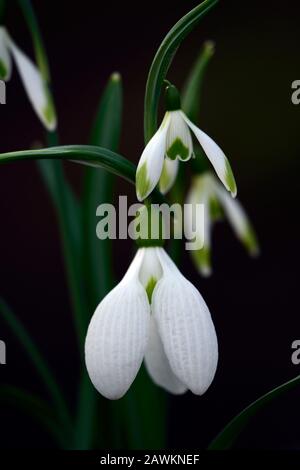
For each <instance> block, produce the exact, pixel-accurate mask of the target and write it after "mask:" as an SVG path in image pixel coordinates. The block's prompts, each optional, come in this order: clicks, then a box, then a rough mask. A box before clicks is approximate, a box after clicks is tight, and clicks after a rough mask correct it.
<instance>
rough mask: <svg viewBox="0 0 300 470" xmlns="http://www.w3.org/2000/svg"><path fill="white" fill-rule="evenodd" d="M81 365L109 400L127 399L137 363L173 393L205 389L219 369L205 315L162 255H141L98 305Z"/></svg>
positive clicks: (156, 250) (153, 250) (151, 250)
mask: <svg viewBox="0 0 300 470" xmlns="http://www.w3.org/2000/svg"><path fill="white" fill-rule="evenodd" d="M85 359H86V366H87V369H88V373H89V376H90V378H91V381H92V382H93V384H94V386H95V387H96V389H97V390H98V391H99V392H100V393H101V394H102V395H104V396H105V397H106V398H109V399H118V398H121V397H122V396H123V395H124V394H125V393H126V392H127V390H128V389H129V387H130V385H131V384H132V382H133V381H134V379H135V377H136V375H137V373H138V371H139V368H140V366H141V363H142V361H143V359H145V364H146V368H147V370H148V372H149V374H150V376H151V377H152V379H153V381H154V382H155V383H156V384H157V385H159V386H161V387H163V388H164V389H166V390H167V391H169V392H171V393H174V394H182V393H184V392H185V391H186V390H188V389H189V390H191V391H192V392H193V393H195V394H197V395H202V394H203V393H204V392H205V391H206V390H207V389H208V387H209V386H210V384H211V382H212V380H213V378H214V375H215V372H216V368H217V362H218V345H217V337H216V333H215V328H214V325H213V322H212V319H211V315H210V312H209V310H208V308H207V305H206V303H205V302H204V300H203V298H202V296H201V295H200V293H199V292H198V290H197V289H196V288H195V287H194V286H193V285H192V284H191V283H190V282H189V281H188V280H187V279H186V278H185V277H184V276H183V275H182V274H181V273H180V271H179V270H178V268H177V267H176V265H175V264H174V263H173V261H172V260H171V259H170V258H169V256H168V255H167V253H166V252H165V250H164V249H163V248H160V247H147V248H140V249H139V250H138V251H137V254H136V256H135V258H134V260H133V262H132V263H131V265H130V267H129V269H128V271H127V273H126V274H125V276H124V278H123V279H122V281H121V282H120V283H119V284H118V285H117V286H116V287H115V288H114V289H113V290H112V291H111V292H110V293H109V294H108V295H107V296H106V297H105V298H104V299H103V300H102V302H101V303H100V304H99V305H98V307H97V309H96V311H95V313H94V315H93V317H92V319H91V322H90V325H89V328H88V333H87V337H86V343H85Z"/></svg>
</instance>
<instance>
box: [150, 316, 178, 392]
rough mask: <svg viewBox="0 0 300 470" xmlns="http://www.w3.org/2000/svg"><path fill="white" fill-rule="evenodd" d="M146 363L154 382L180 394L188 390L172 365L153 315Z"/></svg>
mask: <svg viewBox="0 0 300 470" xmlns="http://www.w3.org/2000/svg"><path fill="white" fill-rule="evenodd" d="M145 365H146V369H147V371H148V373H149V375H150V377H151V378H152V380H153V382H154V383H155V384H156V385H158V386H159V387H162V388H164V389H165V390H167V392H169V393H173V394H174V395H180V394H182V393H185V392H186V391H187V387H186V386H185V385H184V384H183V383H182V382H180V380H178V379H177V377H176V376H175V374H174V373H173V371H172V369H171V367H170V364H169V361H168V359H167V356H166V353H165V351H164V347H163V344H162V342H161V339H160V337H159V333H158V329H157V325H156V321H155V319H154V318H153V316H151V320H150V335H149V342H148V347H147V351H146V354H145Z"/></svg>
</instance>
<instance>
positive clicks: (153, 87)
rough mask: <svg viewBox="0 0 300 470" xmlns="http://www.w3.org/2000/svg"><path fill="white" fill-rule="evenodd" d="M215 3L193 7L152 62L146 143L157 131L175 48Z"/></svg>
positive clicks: (147, 104) (206, 1)
mask: <svg viewBox="0 0 300 470" xmlns="http://www.w3.org/2000/svg"><path fill="white" fill-rule="evenodd" d="M217 1H218V0H205V1H204V2H202V3H201V4H200V5H198V6H197V7H195V8H194V9H193V10H191V11H190V12H189V13H187V15H185V16H184V17H182V18H181V19H180V20H179V21H178V22H177V23H176V24H175V26H173V28H172V29H171V30H170V31H169V33H168V34H167V36H166V37H165V38H164V40H163V41H162V43H161V45H160V47H159V49H158V51H157V53H156V55H155V57H154V60H153V62H152V65H151V68H150V71H149V74H148V80H147V84H146V93H145V110H144V133H145V141H146V142H148V140H150V139H151V137H152V135H153V134H154V133H155V131H156V129H157V110H158V104H159V97H160V93H161V87H162V84H163V80H164V79H165V77H166V74H167V72H168V69H169V67H170V65H171V63H172V60H173V57H174V55H175V53H176V50H177V48H178V47H179V46H180V44H181V42H182V41H183V40H184V39H185V38H186V36H187V35H188V33H190V31H192V30H193V28H194V27H195V26H196V25H197V24H198V23H199V21H200V20H201V18H203V16H204V15H205V14H206V13H207V12H208V11H209V10H210V9H211V8H212V7H213V6H214V5H215V4H216V3H217Z"/></svg>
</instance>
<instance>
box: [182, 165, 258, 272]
mask: <svg viewBox="0 0 300 470" xmlns="http://www.w3.org/2000/svg"><path fill="white" fill-rule="evenodd" d="M186 203H188V204H204V210H205V217H204V224H205V225H204V241H203V248H202V249H200V250H191V252H190V253H191V256H192V258H193V260H194V262H195V265H196V267H197V269H198V270H199V272H200V273H201V274H202V275H203V276H209V275H210V274H211V273H212V266H211V230H212V226H213V224H214V223H215V222H216V221H218V220H220V219H222V218H223V216H224V215H225V216H226V217H227V219H228V221H229V223H230V225H231V226H232V229H233V231H234V233H235V234H236V236H237V238H238V239H239V240H240V241H241V242H242V243H243V245H244V246H245V247H246V249H247V251H248V253H249V254H250V255H251V256H257V255H258V254H259V245H258V241H257V238H256V235H255V232H254V229H253V227H252V224H251V222H250V220H249V218H248V216H247V214H246V212H245V210H244V209H243V207H242V205H241V204H240V202H239V201H238V200H237V199H232V198H231V197H230V196H229V195H228V193H227V191H225V189H224V188H223V186H222V185H221V184H220V183H219V182H218V180H217V179H216V178H215V177H214V175H213V174H212V173H210V172H206V173H203V174H201V175H197V176H195V177H194V178H193V182H192V186H191V189H190V191H189V194H188V196H187V200H186ZM184 223H185V229H186V230H187V233H189V230H192V227H191V224H192V221H191V220H189V219H188V217H185V219H184ZM196 231H197V228H196ZM200 233H201V234H202V233H203V231H202V230H200V227H199V234H200Z"/></svg>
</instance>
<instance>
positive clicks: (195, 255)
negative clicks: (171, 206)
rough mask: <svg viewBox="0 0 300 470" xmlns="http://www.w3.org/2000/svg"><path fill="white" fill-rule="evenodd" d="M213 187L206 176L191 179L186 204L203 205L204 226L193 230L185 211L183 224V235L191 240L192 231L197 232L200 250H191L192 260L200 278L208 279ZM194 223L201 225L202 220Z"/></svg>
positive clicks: (188, 211)
mask: <svg viewBox="0 0 300 470" xmlns="http://www.w3.org/2000/svg"><path fill="white" fill-rule="evenodd" d="M213 189H214V188H213V186H212V185H211V183H210V177H209V175H207V174H204V175H199V176H197V177H195V178H194V179H193V183H192V186H191V189H190V191H189V193H188V195H187V199H186V204H189V205H195V204H203V206H204V226H202V225H198V226H196V227H195V228H193V225H194V224H193V219H192V211H191V210H185V212H184V224H185V227H184V229H185V235H186V237H187V238H189V239H191V237H192V235H193V233H194V230H195V231H196V232H197V235H196V237H197V239H198V244H199V246H201V245H202V248H200V249H196V250H191V251H190V253H191V256H192V259H193V261H194V263H195V265H196V268H197V270H198V271H199V272H200V273H201V274H202V276H205V277H208V276H210V275H211V273H212V267H211V225H212V224H211V217H210V208H209V204H210V198H211V197H212V194H213ZM196 222H198V223H200V224H202V222H203V221H202V220H197V219H196Z"/></svg>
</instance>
